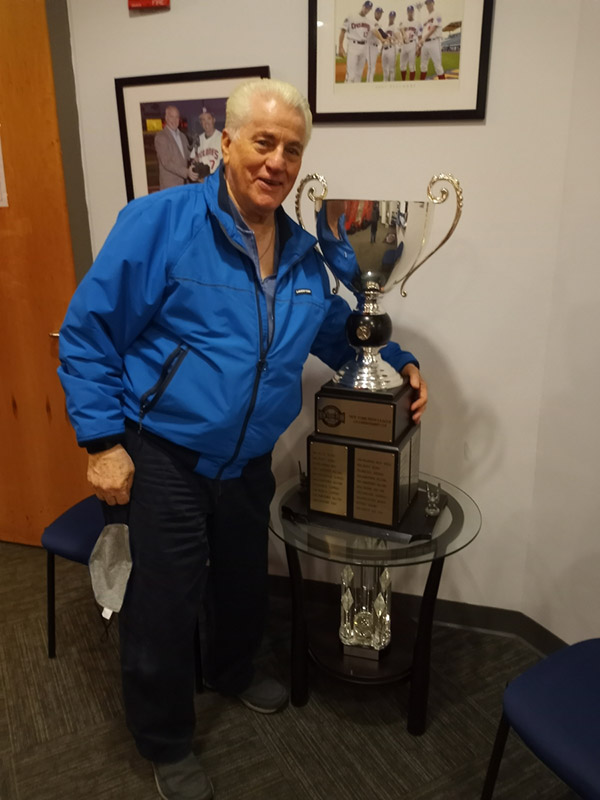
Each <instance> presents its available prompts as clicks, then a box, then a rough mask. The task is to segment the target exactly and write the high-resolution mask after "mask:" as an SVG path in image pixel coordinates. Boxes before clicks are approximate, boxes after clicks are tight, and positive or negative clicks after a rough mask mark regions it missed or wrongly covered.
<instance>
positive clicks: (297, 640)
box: [285, 544, 308, 706]
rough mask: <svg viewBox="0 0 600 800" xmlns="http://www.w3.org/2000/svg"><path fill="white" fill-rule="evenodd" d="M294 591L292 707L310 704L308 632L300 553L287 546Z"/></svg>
mask: <svg viewBox="0 0 600 800" xmlns="http://www.w3.org/2000/svg"><path fill="white" fill-rule="evenodd" d="M285 553H286V556H287V562H288V569H289V573H290V584H291V590H292V652H291V681H290V683H291V685H290V699H291V701H292V705H295V706H303V705H306V703H307V702H308V631H307V626H306V612H305V607H304V586H303V581H302V570H301V569H300V559H299V558H298V551H297V550H296V549H295V548H294V547H291V546H290V545H288V544H286V545H285Z"/></svg>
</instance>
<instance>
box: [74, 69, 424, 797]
mask: <svg viewBox="0 0 600 800" xmlns="http://www.w3.org/2000/svg"><path fill="white" fill-rule="evenodd" d="M310 131H311V115H310V111H309V108H308V104H307V103H306V100H305V99H304V98H303V97H302V96H301V95H300V94H299V93H298V92H297V91H296V90H295V89H294V88H293V87H291V86H289V85H288V84H284V83H280V82H278V81H269V80H263V81H260V80H257V81H251V82H249V83H246V84H242V85H241V86H240V87H239V88H238V89H236V90H235V91H234V93H233V94H232V95H231V97H230V98H229V101H228V103H227V113H226V124H225V129H224V131H223V137H222V149H223V166H222V167H221V168H220V169H219V170H218V171H217V172H216V173H215V174H213V175H211V176H210V177H209V178H208V179H207V180H206V181H205V182H204V183H202V184H188V185H186V186H184V187H180V188H176V189H172V190H170V191H166V192H159V193H157V194H153V195H150V196H148V197H144V198H140V199H138V200H135V201H133V202H132V203H130V204H129V205H128V206H127V207H126V208H125V209H124V210H123V211H122V212H121V214H120V216H119V219H118V220H117V223H116V225H115V227H114V229H113V231H112V232H111V234H110V235H109V237H108V239H107V241H106V243H105V245H104V247H103V248H102V250H101V252H100V254H99V256H98V258H97V259H96V262H95V264H94V265H93V266H92V268H91V270H90V271H89V273H88V274H87V275H86V277H85V278H84V280H83V281H82V282H81V284H80V286H79V288H78V290H77V292H76V293H75V296H74V298H73V300H72V302H71V305H70V307H69V310H68V313H67V316H66V320H65V323H64V325H63V327H62V329H61V339H60V341H61V367H60V369H59V373H60V377H61V380H62V383H63V386H64V389H65V392H66V396H67V406H68V410H69V414H70V417H71V420H72V422H73V425H74V427H75V430H76V433H77V439H78V442H79V444H80V445H82V446H85V447H87V449H88V451H89V453H90V456H89V470H88V477H89V480H90V482H91V484H92V486H93V487H94V489H95V491H96V494H97V495H98V497H99V498H100V499H102V500H104V501H105V502H106V503H108V504H111V505H114V504H126V503H128V504H129V530H130V539H131V549H132V559H133V569H132V573H131V577H130V580H129V585H128V588H127V593H126V596H125V600H124V604H123V608H122V611H121V613H120V615H119V623H120V635H121V660H122V671H123V690H124V700H125V708H126V715H127V723H128V725H129V728H130V730H131V731H132V733H133V736H134V738H135V741H136V744H137V747H138V750H139V751H140V753H141V754H142V755H143V756H144V757H146V758H147V759H149V760H150V761H152V762H153V767H154V772H155V777H156V782H157V785H158V788H159V793H160V795H161V797H163V798H168V800H184V798H185V799H186V800H189V798H196V799H198V800H199V799H202V800H207V799H208V798H210V797H212V794H213V792H212V786H211V783H210V780H209V779H208V777H207V776H206V774H205V773H204V771H203V770H202V768H201V766H200V764H199V762H198V761H197V760H196V757H195V756H194V755H193V754H192V751H191V747H192V737H193V731H194V664H193V640H194V632H195V629H196V626H197V620H198V618H199V616H201V615H200V609H201V607H202V604H203V602H204V597H205V595H206V601H207V603H208V606H209V613H208V615H207V616H208V628H209V633H208V647H207V652H206V654H205V656H206V663H205V665H204V666H205V678H206V681H207V683H208V684H209V685H210V686H211V687H212V688H214V689H216V690H217V691H219V692H221V693H222V694H226V695H230V696H236V697H238V698H239V699H240V700H241V701H242V702H243V703H245V705H247V706H249V707H250V708H252V709H254V710H256V711H260V712H264V713H269V712H273V711H276V710H278V709H279V708H281V707H282V706H283V705H284V704H285V702H286V701H287V693H286V691H285V689H284V688H283V687H282V686H281V685H280V684H279V683H277V682H276V681H275V680H274V679H272V678H265V677H264V676H260V675H256V674H255V673H254V670H253V657H254V654H255V653H256V650H257V648H258V646H259V643H260V641H261V637H262V634H263V629H264V625H265V619H266V608H267V533H268V530H267V525H268V518H269V504H270V501H271V499H272V495H273V491H274V479H273V476H272V473H271V469H270V462H271V450H272V448H273V446H274V444H275V442H276V441H277V438H278V437H279V435H280V434H281V433H282V432H283V431H284V430H285V429H286V427H287V426H288V425H289V424H290V422H291V421H292V419H293V418H294V417H295V416H296V414H297V413H298V411H299V410H300V405H301V394H300V378H301V373H302V367H303V364H304V362H305V360H306V358H307V357H308V354H309V353H310V352H312V353H315V354H316V355H317V356H319V357H320V358H322V359H323V360H324V361H325V362H326V363H327V364H329V365H330V366H331V367H332V368H337V367H339V366H341V364H343V363H344V362H345V361H346V360H347V359H348V358H349V357H350V356H351V350H350V348H349V347H348V345H347V344H346V342H345V334H344V323H345V319H346V317H347V315H348V313H349V308H348V306H347V304H346V303H345V302H344V301H343V300H342V299H341V298H340V297H339V296H334V295H332V294H331V293H330V291H329V282H328V280H327V277H326V275H325V271H324V267H323V264H322V262H321V260H320V257H319V255H318V254H317V252H316V251H315V249H314V244H315V240H314V238H313V237H312V236H310V235H309V234H308V233H306V232H305V231H303V230H302V229H301V228H300V227H299V226H298V225H296V224H295V223H294V222H293V221H292V220H291V219H290V218H289V217H288V216H287V215H286V214H285V212H284V211H283V209H282V208H281V203H282V202H283V200H284V199H285V197H286V196H287V195H288V193H289V192H290V190H291V189H292V187H293V185H294V182H295V180H296V177H297V175H298V171H299V169H300V165H301V162H302V154H303V151H304V148H305V146H306V144H307V142H308V139H309V137H310ZM384 355H385V357H386V358H387V360H388V361H389V362H390V363H392V364H393V366H394V367H395V368H397V369H399V370H401V371H402V373H403V374H404V375H406V376H408V378H409V380H410V382H411V384H412V386H413V387H414V388H415V390H416V392H417V399H416V400H415V402H414V403H413V414H414V419H415V420H418V418H419V417H420V415H421V414H422V412H423V410H424V407H425V404H426V400H427V392H426V387H425V384H424V382H423V381H422V380H421V377H420V373H419V370H418V366H417V364H416V361H415V359H414V358H413V356H412V355H411V354H410V353H407V352H404V351H402V350H401V349H400V348H399V347H398V346H397V345H388V347H387V348H386V350H385V353H384ZM209 562H210V563H209Z"/></svg>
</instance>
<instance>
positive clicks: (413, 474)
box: [307, 425, 421, 530]
mask: <svg viewBox="0 0 600 800" xmlns="http://www.w3.org/2000/svg"><path fill="white" fill-rule="evenodd" d="M420 436H421V428H420V426H418V425H412V426H411V428H410V429H409V430H408V432H406V433H405V435H404V436H403V437H402V438H401V439H399V440H398V441H397V442H395V443H393V444H386V443H381V442H374V441H360V440H357V439H351V438H349V437H343V436H329V435H325V434H320V433H318V432H316V433H313V434H311V435H310V436H309V437H308V439H307V449H308V508H309V516H311V517H316V518H318V517H321V516H322V517H325V518H332V519H338V520H340V519H341V520H346V521H348V522H358V523H363V524H367V525H369V526H374V527H376V528H387V529H388V530H389V529H395V530H400V527H401V526H400V523H401V520H402V517H403V516H404V514H405V513H406V511H407V510H408V507H409V505H410V504H411V502H412V500H413V499H414V498H415V496H416V493H417V488H418V482H419V448H420Z"/></svg>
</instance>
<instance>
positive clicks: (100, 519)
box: [42, 495, 203, 692]
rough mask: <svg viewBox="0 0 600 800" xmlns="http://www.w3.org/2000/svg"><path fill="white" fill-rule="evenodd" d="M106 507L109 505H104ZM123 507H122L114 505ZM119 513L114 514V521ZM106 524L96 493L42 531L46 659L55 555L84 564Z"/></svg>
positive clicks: (51, 648) (51, 636) (52, 635)
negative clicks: (45, 605) (45, 604)
mask: <svg viewBox="0 0 600 800" xmlns="http://www.w3.org/2000/svg"><path fill="white" fill-rule="evenodd" d="M107 508H108V507H107ZM114 508H115V509H116V508H119V509H122V508H124V507H123V506H120V507H116V506H115V507H114ZM117 516H119V514H118V512H117V514H116V515H115V520H114V521H115V522H117V521H121V520H120V519H117ZM104 525H105V520H104V514H103V510H102V503H101V502H100V500H98V498H97V497H96V496H95V495H91V496H90V497H86V498H85V500H81V501H80V502H79V503H76V504H75V505H74V506H72V507H71V508H69V509H68V510H67V511H65V512H64V513H63V514H61V515H60V517H58V518H57V519H55V520H54V522H52V523H51V524H50V525H48V527H47V528H46V529H45V530H44V533H43V534H42V546H43V547H44V549H45V550H46V552H47V561H46V591H47V605H48V658H54V657H55V656H56V597H55V593H56V589H55V586H56V581H55V577H56V576H55V564H54V557H55V556H61V557H62V558H66V559H68V560H69V561H76V562H78V563H79V564H86V565H87V563H88V562H89V560H90V556H91V554H92V550H93V549H94V546H95V544H96V542H97V541H98V537H99V536H100V534H101V533H102V530H103V528H104ZM194 654H195V671H196V690H197V691H198V692H201V691H202V686H203V679H202V660H201V654H200V636H199V631H198V629H196V635H195V639H194Z"/></svg>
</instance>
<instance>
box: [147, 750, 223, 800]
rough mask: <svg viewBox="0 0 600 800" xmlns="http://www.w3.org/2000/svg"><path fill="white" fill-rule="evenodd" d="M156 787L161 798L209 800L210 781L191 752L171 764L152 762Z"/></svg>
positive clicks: (211, 790)
mask: <svg viewBox="0 0 600 800" xmlns="http://www.w3.org/2000/svg"><path fill="white" fill-rule="evenodd" d="M152 769H153V770H154V780H155V781H156V788H157V789H158V793H159V795H160V796H161V797H162V798H163V800H211V798H212V797H213V796H214V790H213V786H212V783H211V782H210V779H209V777H208V775H207V774H206V772H204V770H203V769H202V767H201V766H200V762H199V761H198V759H197V758H196V756H195V755H194V754H193V753H190V754H189V756H186V757H185V758H184V759H182V760H181V761H175V762H174V763H173V764H158V763H156V762H152Z"/></svg>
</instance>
